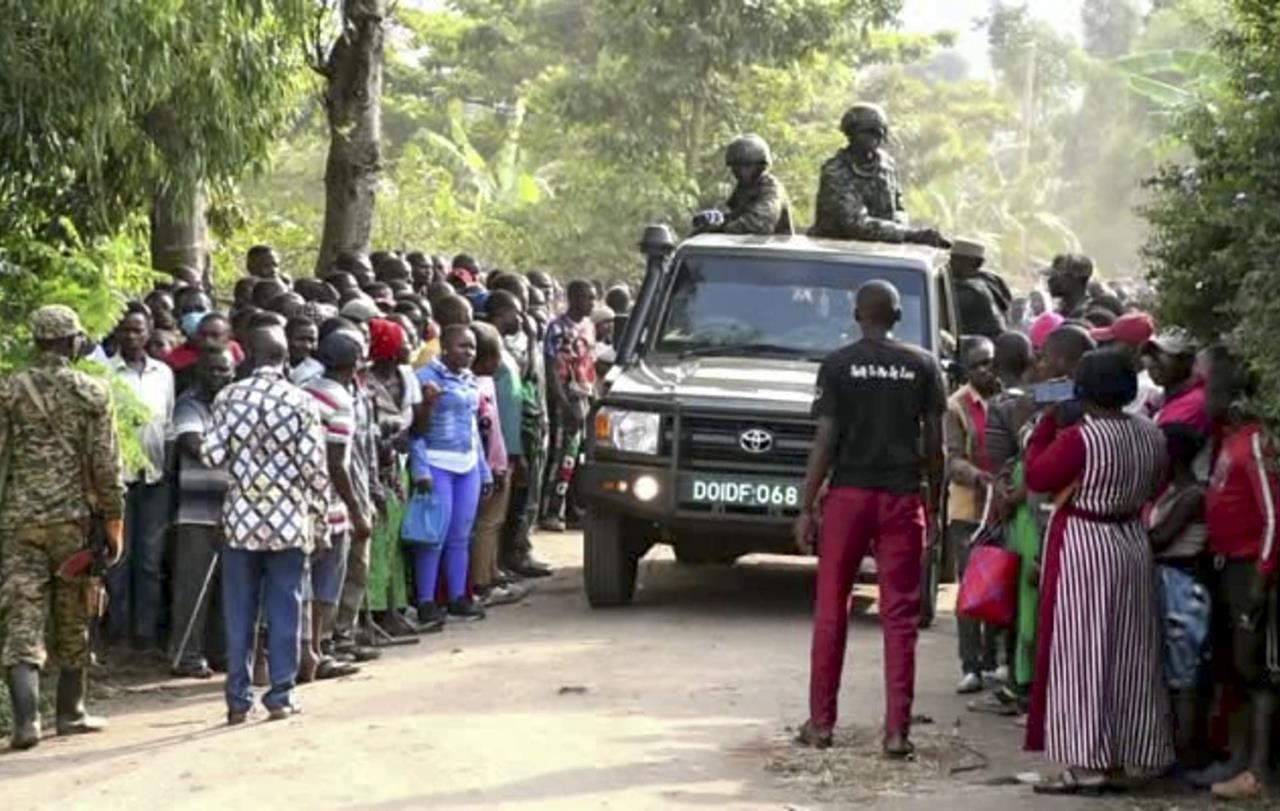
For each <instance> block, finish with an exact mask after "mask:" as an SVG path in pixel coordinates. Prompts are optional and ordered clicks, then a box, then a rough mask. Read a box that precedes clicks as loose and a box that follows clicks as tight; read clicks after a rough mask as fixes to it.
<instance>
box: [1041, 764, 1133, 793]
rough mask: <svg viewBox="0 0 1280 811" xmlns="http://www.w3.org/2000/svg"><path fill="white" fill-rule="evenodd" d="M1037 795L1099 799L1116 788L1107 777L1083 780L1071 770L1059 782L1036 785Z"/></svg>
mask: <svg viewBox="0 0 1280 811" xmlns="http://www.w3.org/2000/svg"><path fill="white" fill-rule="evenodd" d="M1032 790H1033V791H1035V793H1036V794H1048V795H1054V796H1076V795H1084V796H1087V797H1097V796H1099V795H1101V794H1105V793H1107V792H1108V791H1113V790H1114V786H1113V785H1112V783H1111V781H1109V780H1108V779H1107V777H1106V776H1105V775H1101V774H1100V775H1096V776H1092V775H1091V776H1090V777H1088V778H1087V779H1084V780H1082V779H1081V778H1080V776H1079V775H1078V774H1076V773H1075V772H1074V771H1072V770H1071V769H1067V770H1066V771H1064V772H1063V773H1062V774H1061V775H1060V776H1059V777H1058V779H1057V780H1050V781H1047V782H1044V783H1040V784H1038V785H1036V786H1035V787H1034V788H1033V789H1032Z"/></svg>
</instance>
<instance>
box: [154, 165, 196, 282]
mask: <svg viewBox="0 0 1280 811" xmlns="http://www.w3.org/2000/svg"><path fill="white" fill-rule="evenodd" d="M207 208H208V204H207V201H206V200H205V195H204V189H203V188H201V187H199V186H197V187H195V188H194V189H190V190H186V191H185V192H183V191H182V190H179V189H174V188H168V189H158V190H157V191H156V193H155V196H154V198H153V199H152V202H151V266H152V267H153V268H155V269H156V270H164V271H169V272H173V271H175V270H177V269H178V268H180V267H189V268H193V269H195V270H198V271H200V274H201V276H203V277H205V281H206V283H207V282H208V281H209V278H208V276H209V267H208V262H207V259H208V225H207V223H206V221H205V213H206V210H207Z"/></svg>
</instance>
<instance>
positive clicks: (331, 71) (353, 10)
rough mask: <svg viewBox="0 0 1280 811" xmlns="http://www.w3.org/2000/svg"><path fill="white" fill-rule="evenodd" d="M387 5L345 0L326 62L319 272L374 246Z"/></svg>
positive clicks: (369, 0) (380, 0)
mask: <svg viewBox="0 0 1280 811" xmlns="http://www.w3.org/2000/svg"><path fill="white" fill-rule="evenodd" d="M386 11H387V2H386V0H343V3H342V20H343V25H342V35H341V36H340V37H339V38H338V41H337V42H336V43H335V44H334V46H333V50H332V51H330V52H329V58H328V61H327V63H326V65H325V75H326V77H327V80H328V87H327V88H326V91H325V109H326V111H327V112H328V116H329V160H328V162H327V163H326V164H325V173H324V191H325V205H324V234H323V235H322V237H321V241H320V255H319V257H318V258H317V260H316V273H317V274H319V273H323V272H324V271H325V270H327V269H328V268H329V267H330V265H332V263H333V260H334V258H335V257H336V256H337V255H338V254H339V253H341V252H342V251H362V252H364V251H368V250H369V234H370V231H371V230H372V228H373V207H374V195H375V191H376V188H377V182H378V172H379V170H380V169H381V148H380V143H379V142H380V140H381V137H382V59H383V53H382V52H383V36H384V33H385V25H386Z"/></svg>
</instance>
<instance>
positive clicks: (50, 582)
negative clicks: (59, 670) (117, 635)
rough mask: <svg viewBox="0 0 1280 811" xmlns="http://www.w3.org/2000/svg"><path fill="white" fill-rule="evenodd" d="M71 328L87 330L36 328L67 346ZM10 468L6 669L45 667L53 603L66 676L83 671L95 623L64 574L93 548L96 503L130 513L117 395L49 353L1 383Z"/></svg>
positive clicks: (4, 510)
mask: <svg viewBox="0 0 1280 811" xmlns="http://www.w3.org/2000/svg"><path fill="white" fill-rule="evenodd" d="M67 318H70V319H72V320H73V321H72V323H74V324H75V325H76V327H77V328H78V325H79V322H78V320H77V319H75V314H74V313H72V312H71V311H70V310H67V309H66V308H60V307H45V308H41V310H40V311H38V312H37V314H36V316H35V317H34V318H33V319H32V332H33V334H34V336H35V338H36V339H37V340H40V339H56V338H61V337H66V334H65V332H64V331H65V330H66V329H68V328H69V327H68V325H67ZM60 333H61V334H60ZM22 376H25V377H26V378H27V379H29V380H30V382H31V385H32V387H33V388H34V389H35V390H36V391H37V392H38V393H39V395H40V397H41V399H42V400H43V402H44V407H45V410H46V411H47V412H48V415H49V418H48V419H47V418H46V417H45V416H44V415H43V414H41V412H40V410H39V409H38V408H37V407H36V406H35V405H34V404H33V402H32V399H31V396H30V394H28V392H27V391H26V388H25V386H24V385H23V384H22V382H21V380H20V378H21V377H22ZM73 451H79V452H76V453H73ZM5 458H7V459H8V469H7V475H6V476H5V480H4V482H0V489H2V490H3V494H2V495H0V563H2V565H3V568H2V569H0V578H2V579H0V625H3V627H4V628H5V630H6V633H5V640H4V645H3V648H2V649H0V666H3V667H10V666H13V665H16V664H20V663H26V664H34V665H36V666H43V665H44V662H45V658H46V651H45V633H44V628H45V610H46V606H47V605H48V602H49V599H50V595H52V605H53V628H54V630H53V648H54V652H55V653H56V655H57V657H58V659H59V662H60V664H61V665H62V666H63V667H70V668H83V667H85V666H86V665H87V664H88V616H89V612H88V606H87V603H86V600H85V590H84V583H71V584H69V583H66V582H65V581H62V580H60V579H59V578H58V577H57V569H58V566H59V565H60V564H61V563H62V562H63V561H64V560H65V559H66V558H68V557H69V556H70V555H72V554H73V553H74V552H76V551H78V550H80V549H82V548H83V546H84V542H85V532H86V525H87V521H88V518H89V515H90V504H91V503H92V504H94V505H95V506H96V508H97V510H98V511H99V513H100V514H101V515H102V517H103V518H105V519H108V520H112V519H119V518H120V517H121V515H122V513H123V509H124V487H123V485H122V484H121V478H120V456H119V453H118V452H117V449H116V441H115V429H114V427H113V425H112V412H111V397H110V389H109V388H108V385H107V384H106V383H104V382H102V381H99V380H96V379H94V378H92V377H90V376H89V375H86V374H84V373H83V372H78V371H75V370H74V369H72V368H71V364H70V363H69V362H68V361H67V360H66V359H65V358H63V357H60V356H57V355H53V354H48V353H45V354H42V355H40V357H39V359H38V360H37V361H36V363H35V366H34V367H33V368H32V369H30V370H28V371H26V372H20V373H17V374H14V375H10V376H9V377H7V378H5V379H4V380H0V459H5ZM86 488H90V489H91V490H92V492H86Z"/></svg>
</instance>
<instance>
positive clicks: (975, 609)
mask: <svg viewBox="0 0 1280 811" xmlns="http://www.w3.org/2000/svg"><path fill="white" fill-rule="evenodd" d="M1020 562H1021V561H1020V560H1019V558H1018V556H1017V555H1016V554H1014V553H1013V552H1010V551H1009V550H1008V549H1001V548H1000V547H998V546H991V545H987V544H984V545H981V546H975V547H974V549H973V551H972V552H970V553H969V562H968V564H967V565H966V566H965V569H964V577H962V578H961V579H960V593H959V594H958V595H957V596H956V614H957V615H958V616H961V617H964V618H966V619H971V620H980V621H982V622H985V623H987V624H988V625H994V626H997V627H1004V626H1008V625H1012V624H1013V621H1014V620H1015V619H1016V618H1017V616H1018V568H1019V565H1020Z"/></svg>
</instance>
